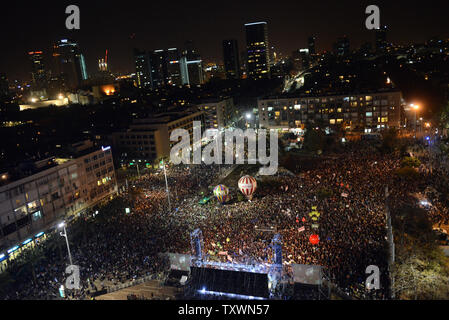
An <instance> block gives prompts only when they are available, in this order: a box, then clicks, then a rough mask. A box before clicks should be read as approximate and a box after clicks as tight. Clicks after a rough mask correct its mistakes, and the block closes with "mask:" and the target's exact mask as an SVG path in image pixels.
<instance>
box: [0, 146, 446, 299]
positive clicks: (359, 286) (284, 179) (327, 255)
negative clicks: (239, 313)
mask: <svg viewBox="0 0 449 320" xmlns="http://www.w3.org/2000/svg"><path fill="white" fill-rule="evenodd" d="M399 166H400V157H398V156H397V155H384V154H380V153H378V152H375V151H374V150H373V148H372V147H370V146H369V145H365V144H363V143H361V142H360V143H351V144H349V145H348V146H347V147H346V149H345V152H344V153H341V154H338V155H335V156H334V157H332V158H330V157H329V158H326V157H323V158H321V159H320V160H317V161H316V163H315V164H314V166H313V168H312V169H310V170H308V171H304V172H301V173H300V174H298V175H285V176H277V177H263V176H261V177H258V178H257V179H258V184H259V187H258V189H257V190H256V193H255V196H254V198H253V199H252V200H251V201H249V200H243V201H240V200H239V199H238V197H237V194H238V192H239V191H238V187H237V181H235V185H229V186H228V187H230V190H231V200H230V201H229V202H228V203H226V204H220V203H218V202H217V201H215V200H211V201H209V202H206V203H200V200H201V199H202V198H204V197H205V196H209V197H211V196H212V192H211V190H212V188H213V187H214V186H215V185H216V183H217V182H218V180H219V179H218V177H219V176H220V173H222V172H223V169H229V166H228V167H227V168H219V166H205V165H200V166H198V165H192V166H186V165H182V166H170V167H169V168H168V169H167V181H168V185H169V191H170V206H169V204H168V199H167V193H166V191H165V188H166V183H165V176H164V171H163V170H158V171H153V172H151V173H147V174H145V175H142V176H141V177H140V178H137V179H135V180H133V181H131V182H129V190H128V191H127V192H125V193H123V194H121V195H119V196H117V197H116V198H115V199H114V200H112V201H110V202H108V203H106V204H103V205H101V206H100V207H97V208H93V209H92V211H91V212H90V213H89V214H88V215H86V216H82V217H80V218H77V219H76V220H75V221H74V222H73V223H72V224H71V225H69V226H68V233H69V239H70V242H71V249H72V256H73V261H74V263H75V264H76V265H79V266H80V270H81V286H82V289H80V290H66V295H67V297H69V298H73V299H88V298H90V297H91V296H92V295H93V294H94V293H95V292H97V291H100V290H102V289H104V288H105V286H106V284H105V283H113V284H118V283H123V282H126V281H132V280H133V279H137V278H139V277H143V276H148V275H151V274H161V273H163V272H165V271H167V270H168V269H169V261H168V258H167V257H166V256H165V255H163V254H161V253H167V252H173V253H185V254H190V253H191V244H190V240H191V239H190V233H191V232H192V231H193V230H195V229H197V228H200V229H201V230H202V234H203V244H204V248H203V249H204V254H205V256H206V259H208V260H212V261H222V262H230V263H245V264H264V263H266V264H269V263H272V262H273V252H272V249H271V247H270V243H271V240H272V238H273V236H274V234H276V233H279V234H280V235H281V236H282V257H283V262H284V264H285V265H286V266H288V265H292V264H306V265H319V266H323V267H324V270H325V275H326V277H327V278H328V279H329V280H331V281H332V282H333V283H335V284H336V285H338V287H339V288H341V289H342V290H343V291H344V292H346V293H348V294H349V295H354V296H358V297H366V294H367V292H366V290H365V287H364V284H365V279H366V277H367V275H366V273H365V270H366V268H367V267H368V266H370V265H376V266H378V267H379V268H380V271H381V290H379V291H377V296H376V297H377V298H385V297H386V296H387V292H386V288H388V265H387V243H386V240H385V239H386V206H385V204H386V193H385V187H386V186H388V187H389V197H390V200H389V201H398V202H400V201H409V200H410V198H409V197H410V193H411V192H413V191H414V190H420V189H424V188H425V187H426V184H428V183H431V181H430V180H429V179H431V178H430V176H429V178H428V179H427V180H426V181H425V182H423V183H422V185H421V184H418V185H415V184H411V183H410V182H407V181H403V180H400V181H398V180H397V178H395V175H394V174H393V173H394V170H395V169H396V168H398V167H399ZM441 183H443V182H441ZM435 206H436V207H437V204H436V205H435ZM313 207H316V211H318V213H319V219H318V220H317V221H315V220H312V218H311V217H310V215H309V213H310V212H311V211H313V210H314V209H313ZM125 208H130V213H129V214H128V213H126V211H125ZM96 211H98V214H95V216H93V214H92V213H95V212H96ZM434 211H435V213H431V214H435V215H442V216H444V218H446V219H447V217H448V215H447V212H443V213H441V211H440V210H434ZM437 212H438V213H437ZM442 216H440V217H439V218H438V219H439V220H441V219H442ZM435 219H436V218H435ZM302 227H304V230H303V229H302ZM311 234H318V235H319V238H320V242H319V243H318V244H316V245H313V244H311V243H310V241H309V236H310V235H311ZM60 238H61V237H60V236H59V234H55V235H53V236H51V237H50V239H48V240H46V241H45V243H43V244H42V245H41V246H39V247H40V249H39V250H42V254H41V255H40V257H41V258H36V256H37V255H36V253H35V252H31V251H30V252H28V253H25V254H24V255H23V257H22V258H20V259H16V260H15V261H13V262H12V263H11V264H10V265H9V267H8V272H9V274H10V275H11V276H12V277H13V279H14V282H13V283H12V284H11V288H12V289H11V290H9V291H8V292H0V295H2V297H3V298H5V299H54V298H57V297H58V296H59V293H58V289H59V287H60V286H61V284H64V283H65V279H66V277H67V275H66V274H65V273H64V271H65V266H66V265H67V254H66V250H65V247H64V243H63V242H61V241H62V240H61V239H60ZM36 250H37V249H33V251H36ZM31 256H32V258H31ZM30 260H32V261H33V263H29V262H27V263H26V261H30ZM27 266H28V267H27ZM27 268H28V269H27Z"/></svg>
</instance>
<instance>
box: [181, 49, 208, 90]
mask: <svg viewBox="0 0 449 320" xmlns="http://www.w3.org/2000/svg"><path fill="white" fill-rule="evenodd" d="M180 67H181V80H182V84H183V85H190V86H197V85H200V84H202V83H203V65H202V60H188V58H187V56H185V55H183V56H182V57H181V60H180Z"/></svg>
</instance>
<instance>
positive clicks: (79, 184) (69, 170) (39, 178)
mask: <svg viewBox="0 0 449 320" xmlns="http://www.w3.org/2000/svg"><path fill="white" fill-rule="evenodd" d="M73 147H74V148H75V150H76V153H75V154H74V156H73V158H55V157H53V158H48V159H45V160H43V161H39V162H38V163H36V164H35V168H34V171H35V172H34V173H33V174H31V175H29V176H26V177H23V178H21V179H18V180H14V179H13V176H12V175H9V173H3V174H2V175H1V179H2V184H1V185H0V263H3V262H4V261H7V260H8V259H11V258H13V257H14V256H15V255H17V254H18V253H19V252H20V251H21V250H23V249H24V248H25V247H27V246H30V245H33V244H34V243H35V242H36V241H39V240H38V239H40V238H41V237H42V236H44V237H45V233H46V232H47V230H49V229H50V228H52V227H53V226H54V225H55V224H57V223H58V222H60V221H61V220H62V219H66V218H68V217H70V216H72V217H73V216H76V215H77V214H79V213H80V212H82V211H83V210H85V209H87V208H88V207H90V206H92V205H94V204H95V203H97V202H99V201H101V200H103V199H106V198H108V197H111V196H113V195H114V194H115V193H117V183H116V176H115V170H114V164H113V160H112V152H111V147H102V148H101V149H97V148H96V147H93V145H92V143H90V142H89V143H87V142H83V143H80V144H77V145H74V146H73Z"/></svg>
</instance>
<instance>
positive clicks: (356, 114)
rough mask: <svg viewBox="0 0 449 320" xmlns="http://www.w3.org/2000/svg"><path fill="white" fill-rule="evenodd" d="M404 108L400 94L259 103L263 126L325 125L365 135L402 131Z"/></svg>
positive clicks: (296, 98) (280, 100)
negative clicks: (384, 130) (399, 129)
mask: <svg viewBox="0 0 449 320" xmlns="http://www.w3.org/2000/svg"><path fill="white" fill-rule="evenodd" d="M403 104H404V102H403V99H402V93H401V92H400V91H382V92H371V93H358V94H348V95H329V96H313V97H312V96H303V97H301V96H300V97H284V98H267V99H259V100H258V109H259V126H260V127H261V128H301V127H303V126H304V125H306V124H308V123H311V124H318V123H321V124H327V125H343V126H344V127H345V128H346V129H351V130H357V129H359V130H364V131H365V132H372V131H376V130H381V129H385V128H390V127H396V128H399V127H400V125H401V110H402V108H403Z"/></svg>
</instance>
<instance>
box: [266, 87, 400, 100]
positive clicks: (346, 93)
mask: <svg viewBox="0 0 449 320" xmlns="http://www.w3.org/2000/svg"><path fill="white" fill-rule="evenodd" d="M382 93H401V90H399V89H397V88H383V89H376V90H360V91H341V92H326V93H321V94H305V93H300V94H298V93H294V92H293V93H282V94H279V95H266V96H263V97H260V98H259V100H269V99H294V98H299V99H301V98H319V97H334V96H357V95H369V94H371V95H372V94H382Z"/></svg>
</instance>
